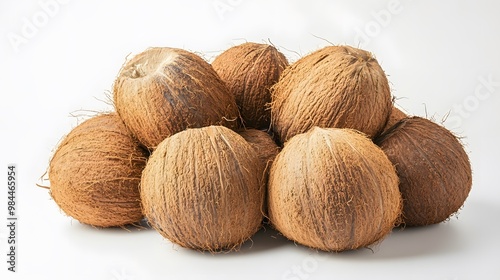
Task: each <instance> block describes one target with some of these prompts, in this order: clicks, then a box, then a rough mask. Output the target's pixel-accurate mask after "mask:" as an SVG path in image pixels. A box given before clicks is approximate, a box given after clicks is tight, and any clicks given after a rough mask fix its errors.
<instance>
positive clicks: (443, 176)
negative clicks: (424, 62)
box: [377, 117, 472, 226]
mask: <svg viewBox="0 0 500 280" xmlns="http://www.w3.org/2000/svg"><path fill="white" fill-rule="evenodd" d="M377 144H378V145H379V146H380V147H381V148H382V150H384V152H385V153H386V154H387V156H388V157H389V159H390V160H391V161H392V163H393V164H394V165H395V166H396V169H397V173H398V175H399V180H400V183H399V188H400V190H401V193H402V196H403V199H404V205H403V219H404V223H405V224H406V225H407V226H423V225H429V224H436V223H440V222H442V221H444V220H446V219H447V218H448V217H450V215H452V214H453V213H455V212H457V211H458V210H459V208H460V207H461V206H462V205H463V204H464V202H465V199H466V198H467V196H468V195H469V192H470V190H471V186H472V174H471V166H470V162H469V158H468V156H467V153H466V152H465V150H464V149H463V147H462V144H461V143H460V141H459V140H458V139H457V138H456V137H455V136H454V135H453V134H452V133H451V132H450V131H448V130H447V129H446V128H444V127H442V126H440V125H438V124H436V123H434V122H432V121H430V120H427V119H424V118H420V117H411V118H406V119H403V120H402V121H400V122H399V123H398V124H397V125H396V126H394V127H393V128H392V129H391V130H390V131H389V132H388V133H386V134H384V135H383V136H381V137H380V139H378V140H377Z"/></svg>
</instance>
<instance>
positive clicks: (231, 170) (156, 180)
mask: <svg viewBox="0 0 500 280" xmlns="http://www.w3.org/2000/svg"><path fill="white" fill-rule="evenodd" d="M262 176H263V170H262V165H261V164H260V162H259V158H258V156H257V155H256V153H255V151H254V150H253V148H252V147H251V146H250V144H248V143H247V142H246V141H245V139H243V138H242V137H241V136H240V135H238V134H237V133H236V132H234V131H232V130H230V129H228V128H225V127H223V126H209V127H204V128H197V129H188V130H185V131H183V132H180V133H177V134H175V135H173V136H171V137H169V138H167V139H165V140H164V141H163V142H161V143H160V145H158V147H157V149H156V150H155V151H154V152H153V154H152V155H151V157H150V159H149V161H148V163H147V165H146V168H145V169H144V172H143V175H142V181H141V198H142V202H143V206H144V214H145V216H146V217H147V219H148V220H149V223H150V224H151V225H152V226H153V227H154V228H155V229H156V230H157V231H158V232H159V233H160V234H161V235H163V236H164V237H166V238H167V239H169V240H170V241H172V242H174V243H177V244H179V245H181V246H183V247H187V248H192V249H196V250H201V251H210V252H218V251H225V250H235V249H238V248H239V246H240V245H241V244H242V243H243V242H244V241H245V240H247V239H249V238H250V237H251V236H252V235H253V234H254V233H255V232H256V231H257V230H258V229H259V228H260V226H261V222H262V219H263V213H262V211H263V201H264V196H265V187H264V185H263V179H262Z"/></svg>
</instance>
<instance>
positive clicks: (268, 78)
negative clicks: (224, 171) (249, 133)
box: [212, 43, 288, 129]
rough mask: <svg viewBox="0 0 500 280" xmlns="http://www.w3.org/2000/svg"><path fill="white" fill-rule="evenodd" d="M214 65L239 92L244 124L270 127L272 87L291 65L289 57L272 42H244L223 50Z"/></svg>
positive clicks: (225, 80)
mask: <svg viewBox="0 0 500 280" xmlns="http://www.w3.org/2000/svg"><path fill="white" fill-rule="evenodd" d="M212 66H213V67H214V69H215V71H216V72H217V73H218V74H219V76H220V77H221V79H222V80H223V81H224V82H225V83H226V85H227V86H228V88H229V91H230V92H231V93H232V94H234V95H235V97H236V103H237V104H238V107H239V109H240V112H241V117H242V119H243V123H244V125H245V126H248V127H253V128H258V129H268V128H269V125H270V122H271V111H270V110H269V108H268V106H269V103H270V102H271V93H270V88H271V87H272V86H273V85H274V84H275V83H276V82H277V81H278V78H279V76H280V75H281V72H283V70H284V69H285V68H286V67H287V66H288V61H287V59H286V57H285V56H284V55H283V54H282V53H281V52H279V51H278V50H277V49H276V48H275V47H273V46H271V45H267V44H257V43H244V44H241V45H238V46H234V47H231V48H229V49H228V50H226V51H224V52H223V53H221V54H220V55H219V56H217V57H216V58H215V60H214V61H213V62H212Z"/></svg>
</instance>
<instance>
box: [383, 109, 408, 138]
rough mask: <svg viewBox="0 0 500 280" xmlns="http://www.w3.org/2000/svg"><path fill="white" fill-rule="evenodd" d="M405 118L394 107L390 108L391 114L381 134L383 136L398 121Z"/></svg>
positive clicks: (405, 116) (402, 113)
mask: <svg viewBox="0 0 500 280" xmlns="http://www.w3.org/2000/svg"><path fill="white" fill-rule="evenodd" d="M407 117H408V115H406V114H405V113H404V112H403V111H401V110H400V109H398V108H397V107H395V106H392V110H391V114H390V115H389V119H388V120H387V123H386V124H385V127H384V129H383V130H382V133H381V134H384V133H385V132H387V131H388V130H389V129H390V128H391V127H393V126H394V125H395V124H397V123H398V122H399V121H401V120H402V119H404V118H407Z"/></svg>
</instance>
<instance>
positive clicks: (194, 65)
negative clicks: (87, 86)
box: [114, 48, 239, 149]
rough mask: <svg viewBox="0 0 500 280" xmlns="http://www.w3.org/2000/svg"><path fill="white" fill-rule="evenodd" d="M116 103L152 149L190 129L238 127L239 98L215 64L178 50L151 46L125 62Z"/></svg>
mask: <svg viewBox="0 0 500 280" xmlns="http://www.w3.org/2000/svg"><path fill="white" fill-rule="evenodd" d="M114 103H115V107H116V111H117V112H118V114H119V115H120V117H121V118H122V119H123V121H124V122H125V125H126V126H127V127H128V128H129V129H130V130H131V131H132V132H133V133H134V135H135V136H136V137H137V139H138V140H139V141H140V142H141V143H142V144H143V145H144V146H146V147H148V148H149V149H153V148H154V147H156V146H157V145H158V144H159V143H160V142H161V141H162V140H163V139H165V138H166V137H168V136H170V135H172V134H174V133H177V132H180V131H182V130H184V129H186V128H193V127H203V126H208V125H213V124H218V125H225V126H227V127H230V128H236V127H237V118H238V116H239V112H238V107H237V106H236V101H235V99H234V96H232V95H231V94H229V91H228V89H227V87H226V85H225V84H224V83H223V82H222V81H221V80H220V78H219V77H218V76H217V73H215V71H214V70H213V68H212V66H211V65H210V64H208V63H207V62H206V61H204V60H203V59H202V58H201V57H199V56H198V55H196V54H193V53H191V52H188V51H185V50H181V49H174V48H151V49H148V50H146V51H144V52H143V53H140V54H139V55H137V56H135V57H134V58H132V59H131V60H130V61H129V62H128V63H127V64H125V66H124V67H123V68H122V69H121V71H120V73H119V75H118V78H117V79H116V81H115V84H114Z"/></svg>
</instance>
